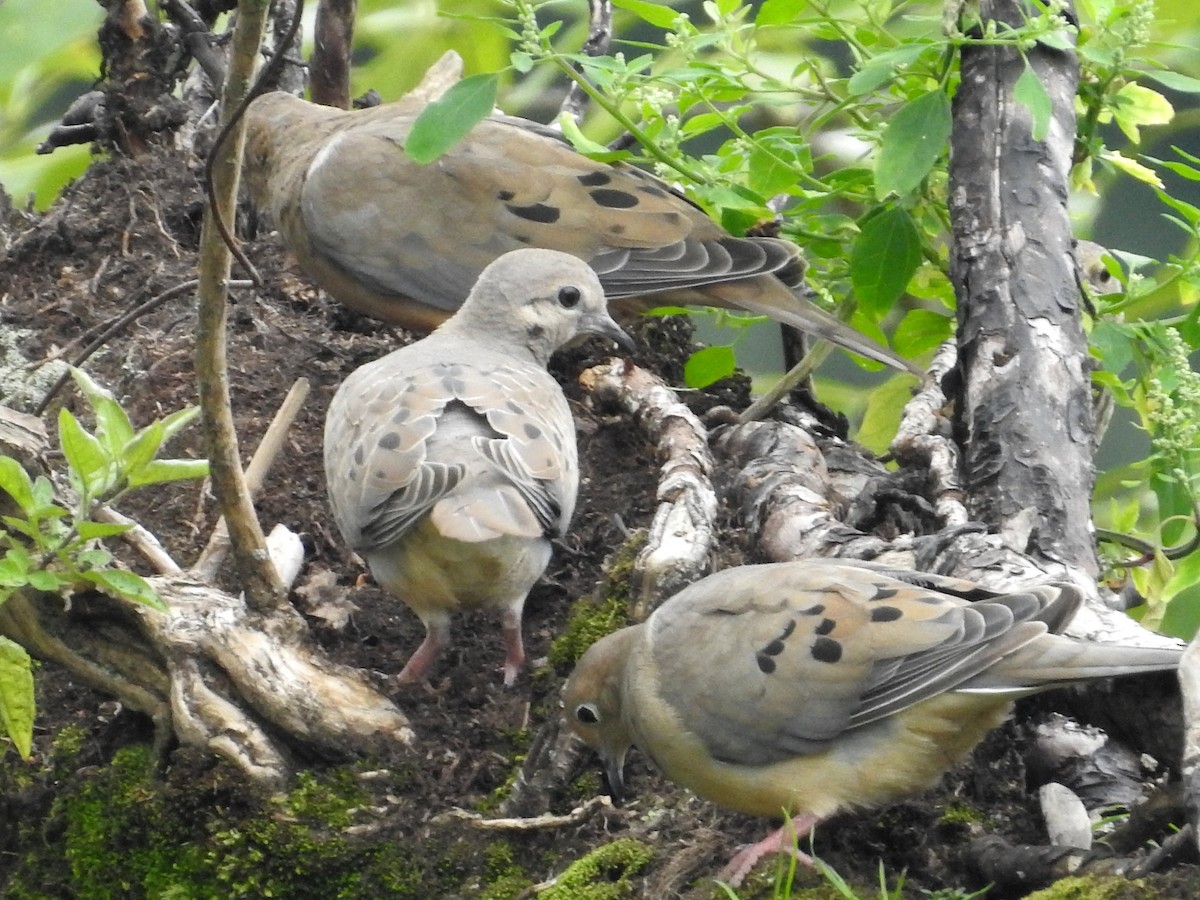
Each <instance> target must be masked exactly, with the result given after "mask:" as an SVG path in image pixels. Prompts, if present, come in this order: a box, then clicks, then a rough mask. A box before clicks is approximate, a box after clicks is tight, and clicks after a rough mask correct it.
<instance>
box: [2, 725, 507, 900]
mask: <svg viewBox="0 0 1200 900" xmlns="http://www.w3.org/2000/svg"><path fill="white" fill-rule="evenodd" d="M70 739H71V738H70V737H69V738H68V743H69V741H70ZM67 749H69V748H67ZM152 762H153V759H152V754H151V750H150V748H149V747H148V746H145V745H137V746H131V747H127V748H125V749H122V750H120V751H118V752H117V753H116V754H115V755H114V756H113V759H112V760H111V762H110V763H109V764H108V765H106V766H102V767H96V768H94V769H92V768H90V769H86V770H83V771H81V772H80V773H79V774H78V775H77V776H76V780H75V783H73V784H71V785H70V786H68V787H65V788H63V790H62V792H61V793H60V795H59V797H58V799H57V800H56V801H55V804H54V807H53V808H52V810H51V811H50V815H49V818H48V820H47V821H45V822H29V823H24V824H25V826H26V827H25V829H24V831H23V833H22V836H21V837H20V838H19V841H18V843H19V846H18V847H17V848H15V849H14V853H13V855H12V856H11V857H10V859H14V858H15V860H16V862H15V864H14V865H12V866H11V869H10V870H9V871H8V875H7V879H6V880H0V894H2V895H3V896H5V897H6V898H12V900H33V898H39V900H44V898H46V897H54V896H70V897H74V898H80V900H109V898H114V900H115V898H124V897H131V896H132V897H153V898H156V900H159V898H162V900H171V898H187V900H204V898H214V900H215V898H222V900H224V898H243V897H245V898H249V897H255V898H257V897H287V898H298V900H304V898H313V900H340V898H345V900H350V898H366V897H389V898H397V900H400V898H414V900H415V898H421V900H425V898H428V897H434V896H450V895H453V894H454V891H455V888H456V887H457V886H458V884H459V882H460V881H461V879H462V873H463V872H464V871H465V870H466V869H468V868H470V867H474V868H475V869H476V870H478V866H479V864H478V861H477V860H474V859H472V857H471V855H470V854H471V849H470V848H462V847H460V846H459V845H458V844H457V843H451V844H450V847H449V849H447V847H445V846H441V845H439V844H438V843H437V842H436V841H433V840H430V841H426V842H423V843H421V844H420V845H414V844H413V843H412V842H409V841H404V840H397V839H396V835H394V834H391V835H388V834H385V835H383V836H373V837H359V836H356V835H354V834H353V833H352V832H347V830H346V828H347V826H350V825H352V824H354V823H355V822H356V821H357V822H361V821H363V817H362V816H361V814H360V812H359V811H360V810H361V808H362V807H364V806H366V805H368V804H369V803H370V798H369V797H368V796H367V795H366V793H365V792H364V791H363V790H362V789H361V787H360V785H359V783H358V781H357V779H356V778H355V776H354V773H353V772H351V771H347V770H337V771H334V772H330V773H328V774H326V773H321V774H313V773H304V774H301V775H299V776H298V777H297V779H296V782H295V785H294V787H293V789H292V790H291V791H290V792H289V793H288V794H286V795H283V796H277V797H272V796H268V795H267V794H266V793H265V792H262V791H260V790H258V789H256V788H255V787H254V786H253V785H251V784H249V783H247V782H246V781H245V780H244V779H243V778H242V776H241V775H240V773H238V772H236V771H234V770H233V769H232V768H230V767H226V766H212V765H208V764H205V765H204V767H203V768H202V769H200V770H199V771H197V772H191V771H188V772H187V773H186V774H183V775H177V776H176V777H174V778H172V779H168V781H166V782H161V781H156V780H154V778H153V775H152ZM366 821H367V822H370V823H375V824H377V820H375V819H367V820H366ZM456 854H457V856H456ZM458 857H461V858H458ZM497 896H498V897H499V896H502V895H497Z"/></svg>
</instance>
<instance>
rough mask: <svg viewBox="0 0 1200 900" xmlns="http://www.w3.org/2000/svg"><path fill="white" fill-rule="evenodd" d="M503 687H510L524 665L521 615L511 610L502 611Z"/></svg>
mask: <svg viewBox="0 0 1200 900" xmlns="http://www.w3.org/2000/svg"><path fill="white" fill-rule="evenodd" d="M502 627H503V631H504V647H505V654H504V686H505V687H512V686H513V683H514V682H515V681H516V680H517V674H518V673H519V672H520V671H521V666H523V665H524V664H525V644H524V642H523V641H522V640H521V613H520V612H519V611H516V612H514V611H513V610H511V609H506V610H505V611H504V618H503V626H502Z"/></svg>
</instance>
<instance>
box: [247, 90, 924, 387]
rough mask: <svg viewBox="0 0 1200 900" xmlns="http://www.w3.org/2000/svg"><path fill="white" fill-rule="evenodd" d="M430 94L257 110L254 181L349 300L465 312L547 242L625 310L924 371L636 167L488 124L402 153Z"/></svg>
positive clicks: (771, 244) (796, 271)
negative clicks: (499, 267) (359, 106)
mask: <svg viewBox="0 0 1200 900" xmlns="http://www.w3.org/2000/svg"><path fill="white" fill-rule="evenodd" d="M428 100H429V96H428V94H426V93H424V92H418V93H417V94H416V95H415V96H412V97H409V98H402V99H401V100H399V101H397V102H395V103H390V104H386V105H383V106H376V107H373V108H371V109H365V110H360V111H354V112H348V111H346V110H340V109H333V108H331V107H327V106H318V105H315V104H312V103H308V102H306V101H304V100H301V99H299V98H298V97H295V96H292V95H291V94H286V93H278V92H277V93H269V94H264V95H263V96H261V97H259V98H258V99H256V100H255V101H254V102H253V103H252V104H250V107H249V109H247V111H246V128H247V131H246V150H245V175H246V181H247V184H248V186H249V190H250V195H251V198H252V199H253V200H254V203H255V204H256V205H257V206H258V207H259V208H263V209H266V210H268V211H269V212H270V213H271V215H272V217H273V219H274V221H275V223H276V225H277V227H278V228H279V230H280V233H281V234H282V236H283V239H284V241H285V242H286V244H287V245H288V247H289V248H290V249H291V250H292V252H293V253H295V255H296V258H297V259H298V261H299V263H300V266H301V268H303V269H304V271H305V272H307V273H308V274H309V275H310V276H311V277H312V278H313V279H314V280H316V282H317V283H318V284H320V285H321V286H322V287H324V288H325V289H326V290H328V291H329V292H330V293H331V294H333V296H334V297H335V298H336V299H337V300H338V301H340V302H341V303H344V304H345V305H347V306H349V307H351V308H353V309H356V310H358V311H359V312H363V313H366V314H368V315H371V316H375V317H376V318H380V319H383V320H385V321H389V322H395V323H397V324H400V325H402V326H404V327H406V328H412V329H428V328H432V327H433V326H435V325H437V324H438V323H439V322H441V321H442V320H443V319H445V318H446V317H447V316H448V315H450V314H451V313H453V312H454V310H455V309H457V308H458V306H459V304H460V303H461V302H462V298H463V297H465V296H466V294H467V290H468V289H469V288H470V286H471V285H472V284H473V283H474V282H475V279H476V278H478V277H479V273H480V272H481V271H483V268H484V267H485V266H486V265H487V264H488V263H490V262H491V261H492V260H494V259H495V258H496V257H498V256H500V255H501V254H502V253H505V252H508V251H510V250H516V249H519V248H522V247H543V248H546V249H550V250H561V251H563V252H565V253H570V254H572V255H573V256H577V257H579V258H580V259H582V260H585V261H586V262H587V263H589V264H590V265H591V266H592V268H593V269H595V271H596V272H597V273H598V274H599V276H600V282H601V284H603V285H604V290H605V292H606V293H607V295H608V299H609V301H610V303H612V304H613V306H614V309H617V310H618V311H619V312H621V313H624V312H625V311H643V310H646V309H652V308H653V307H656V306H665V305H671V304H681V305H686V304H699V305H702V306H720V307H727V308H732V309H743V310H748V311H750V312H753V313H756V314H759V315H766V316H770V317H772V318H774V319H777V320H778V321H780V322H783V323H785V324H788V325H791V326H794V327H796V328H799V329H801V330H802V331H806V332H809V333H811V334H814V335H818V336H820V337H823V338H825V339H827V340H829V341H832V342H833V343H835V344H838V345H840V346H842V347H845V348H847V349H849V350H852V351H854V352H855V353H859V354H862V355H863V356H865V357H868V358H869V359H873V360H877V361H878V362H882V363H884V364H886V365H889V366H892V367H894V368H897V369H901V370H907V371H910V372H914V373H916V374H917V375H918V376H920V375H921V374H922V373H921V370H920V369H919V368H917V367H916V366H914V365H913V364H912V363H910V362H908V361H906V360H905V359H903V358H901V357H900V356H897V355H896V354H895V353H893V352H892V351H891V350H888V349H886V348H884V347H881V346H879V345H878V344H876V343H875V342H874V341H872V340H870V339H869V338H866V337H864V336H863V335H861V334H859V333H858V332H856V331H855V330H854V329H852V328H850V327H849V326H847V325H845V324H844V323H842V322H841V321H840V320H838V319H837V318H835V317H834V316H832V315H830V314H829V313H827V312H825V311H824V310H822V309H820V308H819V307H817V306H814V305H813V304H812V303H809V302H808V301H806V300H802V299H800V298H798V297H797V296H796V295H795V294H794V293H793V292H792V290H791V289H790V287H789V285H796V284H799V283H800V281H801V279H802V276H803V274H804V268H805V263H804V260H803V258H802V257H801V256H800V253H799V250H798V248H797V247H796V246H795V245H794V244H792V243H791V242H789V241H784V240H779V239H777V238H766V237H762V238H735V237H733V236H731V235H730V234H729V233H728V232H726V231H725V230H724V229H723V228H721V227H720V226H719V225H717V224H716V223H715V222H714V221H713V220H712V219H710V218H709V217H708V216H707V215H705V213H704V212H703V211H702V210H701V209H700V208H699V207H697V206H696V205H695V204H693V203H692V202H690V201H689V200H688V199H687V198H686V197H684V196H683V195H682V194H680V193H679V192H677V191H676V190H674V189H673V188H671V187H670V186H669V185H668V184H666V183H665V182H663V181H660V180H659V179H657V178H655V177H653V176H651V175H648V174H646V173H645V172H642V171H641V170H640V169H637V168H635V167H633V166H629V165H624V164H621V163H615V164H609V163H602V162H596V161H594V160H591V159H588V158H587V157H585V156H582V155H581V154H579V153H577V152H576V151H575V150H574V149H572V148H571V146H570V145H569V144H568V143H567V142H566V141H565V140H564V139H563V138H562V135H561V134H559V133H558V132H556V131H554V130H552V129H550V128H546V127H545V126H541V125H538V124H536V123H534V122H530V121H528V120H525V119H519V118H513V117H509V116H502V115H492V116H490V117H488V118H486V119H484V120H483V121H481V122H480V123H479V124H477V125H476V126H475V127H474V128H473V129H472V130H471V131H470V132H469V133H468V134H467V135H466V137H465V138H463V139H462V140H461V141H460V142H459V143H458V144H457V145H455V146H454V147H453V148H451V149H450V150H449V151H448V152H447V153H446V154H445V155H443V156H442V157H440V158H439V159H438V160H436V161H435V162H433V163H430V164H429V165H419V164H417V163H415V162H413V161H412V160H411V159H409V158H408V157H407V156H406V155H405V152H404V143H405V140H406V138H407V136H408V133H409V131H410V129H411V128H412V125H413V122H414V121H415V119H416V117H417V115H418V114H419V113H420V112H421V110H422V109H423V108H424V106H425V105H426V104H427V102H428Z"/></svg>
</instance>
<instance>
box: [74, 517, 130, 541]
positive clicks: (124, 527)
mask: <svg viewBox="0 0 1200 900" xmlns="http://www.w3.org/2000/svg"><path fill="white" fill-rule="evenodd" d="M132 527H133V526H132V525H130V524H127V523H122V522H88V521H84V522H78V523H76V525H75V531H76V532H77V533H78V534H79V536H80V537H81V538H83V540H85V541H94V540H99V539H100V538H108V537H116V536H117V535H118V534H124V533H125V532H127V531H128V530H129V529H130V528H132Z"/></svg>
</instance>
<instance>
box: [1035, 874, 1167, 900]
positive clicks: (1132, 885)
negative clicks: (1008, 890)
mask: <svg viewBox="0 0 1200 900" xmlns="http://www.w3.org/2000/svg"><path fill="white" fill-rule="evenodd" d="M1159 896H1161V895H1160V894H1159V893H1158V892H1157V891H1154V890H1150V889H1148V888H1147V887H1145V885H1143V884H1142V883H1141V882H1140V881H1136V880H1134V881H1131V880H1129V879H1128V878H1122V877H1120V876H1117V875H1079V876H1072V877H1070V878H1063V879H1060V880H1059V881H1056V882H1054V884H1052V885H1050V887H1048V888H1046V889H1045V890H1041V891H1035V892H1034V893H1032V894H1030V895H1028V896H1027V897H1026V898H1025V900H1156V898H1158V897H1159Z"/></svg>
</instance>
